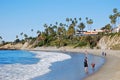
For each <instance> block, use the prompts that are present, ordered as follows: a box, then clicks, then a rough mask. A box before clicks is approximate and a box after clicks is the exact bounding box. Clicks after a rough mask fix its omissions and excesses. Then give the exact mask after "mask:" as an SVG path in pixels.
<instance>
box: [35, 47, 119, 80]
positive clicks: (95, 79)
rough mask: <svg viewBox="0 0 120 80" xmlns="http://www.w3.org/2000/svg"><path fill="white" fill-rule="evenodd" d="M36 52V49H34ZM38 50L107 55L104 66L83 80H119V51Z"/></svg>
mask: <svg viewBox="0 0 120 80" xmlns="http://www.w3.org/2000/svg"><path fill="white" fill-rule="evenodd" d="M36 50H37V49H36ZM39 50H46V51H47V50H48V51H51V50H56V51H70V52H85V51H86V50H87V52H88V54H89V53H90V54H94V55H98V56H101V53H102V51H105V52H106V53H107V56H105V58H106V62H105V64H104V65H103V66H102V67H101V68H100V69H99V70H98V71H97V72H95V73H94V74H92V75H90V76H88V77H87V78H85V79H84V80H120V51H119V50H99V49H72V48H60V49H57V48H50V47H48V48H39Z"/></svg>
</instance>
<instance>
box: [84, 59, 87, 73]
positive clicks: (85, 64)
mask: <svg viewBox="0 0 120 80" xmlns="http://www.w3.org/2000/svg"><path fill="white" fill-rule="evenodd" d="M84 68H85V72H86V73H88V59H87V57H85V59H84Z"/></svg>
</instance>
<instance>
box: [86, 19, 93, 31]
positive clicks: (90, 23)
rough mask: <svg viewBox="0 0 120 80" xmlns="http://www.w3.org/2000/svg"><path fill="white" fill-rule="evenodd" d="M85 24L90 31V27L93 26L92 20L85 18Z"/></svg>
mask: <svg viewBox="0 0 120 80" xmlns="http://www.w3.org/2000/svg"><path fill="white" fill-rule="evenodd" d="M86 22H87V24H88V25H89V26H88V27H89V30H90V31H91V25H92V24H93V20H92V19H88V18H87V17H86Z"/></svg>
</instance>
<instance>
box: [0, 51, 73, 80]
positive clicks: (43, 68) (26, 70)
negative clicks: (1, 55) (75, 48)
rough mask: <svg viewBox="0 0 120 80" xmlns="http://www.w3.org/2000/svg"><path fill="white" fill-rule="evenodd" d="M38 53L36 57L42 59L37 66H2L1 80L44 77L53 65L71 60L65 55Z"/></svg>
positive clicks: (0, 67) (28, 79) (0, 68)
mask: <svg viewBox="0 0 120 80" xmlns="http://www.w3.org/2000/svg"><path fill="white" fill-rule="evenodd" d="M31 52H33V53H36V54H37V55H36V57H37V58H40V61H39V62H38V63H37V64H29V65H28V64H26V65H23V64H7V65H1V66H0V80H30V79H31V78H34V77H37V76H41V75H44V74H46V73H48V72H50V71H51V70H50V69H49V67H50V66H51V65H52V64H51V63H54V62H57V61H63V60H66V59H70V58H71V56H69V55H67V54H63V53H53V52H40V51H31Z"/></svg>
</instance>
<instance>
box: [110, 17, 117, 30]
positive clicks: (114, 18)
mask: <svg viewBox="0 0 120 80" xmlns="http://www.w3.org/2000/svg"><path fill="white" fill-rule="evenodd" d="M109 19H110V20H111V24H112V25H113V28H114V27H115V24H116V16H115V15H110V16H109Z"/></svg>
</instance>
